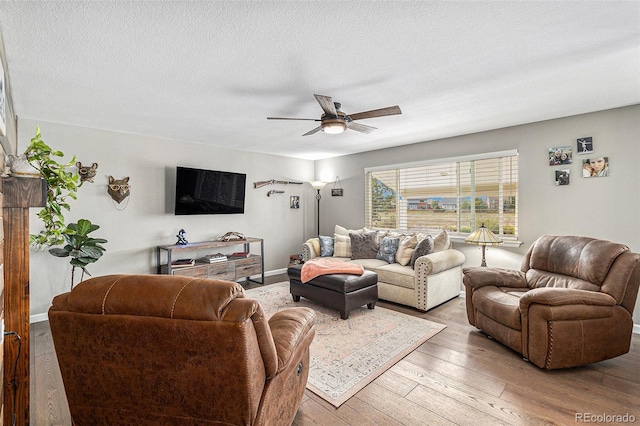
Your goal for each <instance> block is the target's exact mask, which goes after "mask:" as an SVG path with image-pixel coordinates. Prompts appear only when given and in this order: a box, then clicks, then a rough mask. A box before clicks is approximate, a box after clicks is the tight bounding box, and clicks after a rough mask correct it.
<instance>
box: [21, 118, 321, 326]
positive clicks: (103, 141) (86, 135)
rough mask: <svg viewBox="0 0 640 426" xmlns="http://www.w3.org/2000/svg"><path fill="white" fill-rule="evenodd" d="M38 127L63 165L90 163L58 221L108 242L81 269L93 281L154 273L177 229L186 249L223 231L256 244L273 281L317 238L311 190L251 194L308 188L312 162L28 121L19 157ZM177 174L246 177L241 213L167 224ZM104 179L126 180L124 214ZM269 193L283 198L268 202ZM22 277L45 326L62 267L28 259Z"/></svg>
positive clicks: (33, 220)
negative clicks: (190, 170) (183, 169)
mask: <svg viewBox="0 0 640 426" xmlns="http://www.w3.org/2000/svg"><path fill="white" fill-rule="evenodd" d="M36 124H37V125H39V126H40V130H41V132H42V139H43V140H44V141H45V142H46V143H47V144H48V145H49V146H51V147H52V148H54V149H59V150H61V151H62V152H64V154H65V157H64V159H65V160H66V161H68V160H70V159H71V157H72V156H73V155H76V157H77V159H78V160H79V161H81V162H82V163H83V164H87V165H91V163H94V162H96V163H98V170H97V176H96V178H95V182H94V183H85V184H84V185H83V186H82V187H81V188H80V189H79V191H78V199H77V200H76V201H72V208H71V211H70V212H69V213H67V215H66V219H67V221H68V222H75V221H77V220H78V219H81V218H86V219H89V220H91V221H92V222H94V223H96V224H98V225H100V229H99V230H97V231H95V233H94V234H92V235H94V236H96V237H101V238H106V239H107V240H108V241H109V242H108V243H107V244H106V245H105V247H106V249H107V251H106V253H105V254H104V256H103V257H102V258H101V259H100V260H99V261H98V262H97V263H95V264H93V265H89V267H88V269H89V272H91V274H92V275H94V276H95V275H105V274H112V273H144V274H146V273H155V247H156V246H157V245H162V244H174V243H175V242H176V239H177V238H176V234H177V233H178V231H179V230H180V229H181V228H184V229H185V230H186V232H187V235H186V236H187V239H188V240H189V241H190V242H195V241H200V240H212V239H215V238H217V237H218V236H220V235H222V234H224V233H225V232H227V231H239V232H242V233H244V234H246V235H248V236H254V237H260V238H264V240H265V243H264V245H265V269H266V270H267V272H269V271H271V272H274V271H276V272H277V271H281V270H283V269H284V268H286V267H287V265H288V263H289V255H290V254H293V253H299V252H300V245H301V242H302V241H304V240H305V239H306V237H305V236H306V235H309V234H311V233H314V232H315V231H313V230H314V229H315V222H314V212H315V210H314V208H315V204H314V203H315V191H314V190H313V188H311V186H310V185H309V184H303V185H287V186H282V185H278V186H267V187H264V188H261V189H254V188H253V182H255V181H262V180H269V179H278V180H290V181H309V180H312V178H313V167H314V166H313V162H312V161H309V160H298V159H293V158H287V157H281V156H273V155H264V154H256V153H248V152H242V151H237V150H233V149H217V148H212V147H209V146H206V145H201V144H194V143H189V142H185V141H175V140H167V139H159V138H151V137H145V136H139V135H131V134H124V133H117V132H109V131H103V130H97V129H89V128H82V127H74V126H68V125H61V124H55V123H48V122H42V121H38V122H36V121H33V120H27V119H20V122H19V135H18V144H19V145H18V151H19V152H22V151H24V149H25V148H26V146H27V145H28V143H29V140H30V139H31V138H32V137H33V135H34V134H35V128H36ZM178 165H180V166H187V167H199V168H205V169H213V170H226V171H232V172H239V173H246V174H247V189H246V191H247V192H246V205H245V214H242V215H198V216H175V215H174V214H173V194H174V185H175V183H174V181H173V178H174V176H175V167H176V166H178ZM109 175H112V176H114V177H115V178H116V179H121V178H123V177H125V176H129V177H130V181H129V183H130V185H131V195H130V196H129V202H128V204H126V203H127V202H126V201H124V202H123V203H122V205H119V206H118V208H120V209H122V207H124V206H125V205H126V208H124V210H119V209H118V208H116V205H114V203H113V201H112V200H111V198H110V197H109V195H108V194H107V182H108V176H109ZM270 189H277V190H283V191H285V193H284V194H279V195H272V196H271V197H267V196H266V193H267V192H268V191H269V190H270ZM290 195H299V196H301V202H300V209H297V210H296V209H291V208H290V207H289V196H290ZM38 211H39V209H31V217H30V224H31V226H30V228H31V233H36V232H38V231H39V230H40V229H41V228H42V225H41V224H42V222H41V221H40V219H39V218H38V217H37V216H36V214H37V212H38ZM237 248H238V249H241V247H237ZM255 248H257V246H256V247H255ZM203 254H204V253H203ZM30 272H31V280H30V289H31V315H32V318H34V316H35V318H36V319H38V320H39V319H46V317H45V318H43V317H42V314H45V313H46V311H47V309H48V308H49V306H50V304H51V300H52V299H53V297H54V296H55V295H57V294H60V293H63V292H65V291H68V290H69V288H70V283H71V266H70V265H69V260H68V259H61V258H56V257H53V256H51V255H50V254H49V253H47V252H32V254H31V257H30Z"/></svg>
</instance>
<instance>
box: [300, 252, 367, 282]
mask: <svg viewBox="0 0 640 426" xmlns="http://www.w3.org/2000/svg"><path fill="white" fill-rule="evenodd" d="M363 273H364V268H363V267H362V265H355V264H353V263H349V262H344V261H342V260H338V259H332V258H330V257H317V258H314V259H310V260H308V261H306V262H305V263H304V264H303V265H302V269H301V270H300V281H302V282H303V283H306V282H308V281H311V280H312V279H314V278H315V277H317V276H320V275H329V274H353V275H362V274H363Z"/></svg>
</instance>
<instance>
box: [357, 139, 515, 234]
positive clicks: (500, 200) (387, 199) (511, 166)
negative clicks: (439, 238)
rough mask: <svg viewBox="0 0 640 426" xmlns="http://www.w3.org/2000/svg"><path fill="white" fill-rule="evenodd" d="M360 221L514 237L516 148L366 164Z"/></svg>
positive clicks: (415, 228) (404, 228) (375, 224)
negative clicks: (479, 230)
mask: <svg viewBox="0 0 640 426" xmlns="http://www.w3.org/2000/svg"><path fill="white" fill-rule="evenodd" d="M365 216H366V217H365V226H367V227H369V228H387V229H389V228H390V229H399V230H410V231H434V230H441V229H444V230H447V231H448V232H451V233H453V234H459V235H464V234H469V233H471V232H472V231H473V230H474V229H476V228H477V227H479V226H480V225H481V224H483V223H484V225H485V226H486V227H487V228H489V229H491V230H492V231H493V232H494V233H495V234H496V235H499V236H500V237H502V238H507V239H516V238H517V237H518V153H517V151H505V152H498V153H489V154H484V155H475V156H469V157H458V158H449V159H443V160H434V161H427V162H420V163H411V164H406V165H395V166H387V167H376V168H369V169H365Z"/></svg>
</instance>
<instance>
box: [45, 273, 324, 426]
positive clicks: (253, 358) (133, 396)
mask: <svg viewBox="0 0 640 426" xmlns="http://www.w3.org/2000/svg"><path fill="white" fill-rule="evenodd" d="M49 321H50V325H51V333H52V335H53V341H54V344H55V349H56V354H57V357H58V363H59V364H60V370H61V372H62V379H63V382H64V386H65V391H66V394H67V399H68V401H69V408H70V411H71V417H72V419H73V423H74V425H136V426H141V425H180V426H184V425H219V424H225V425H290V424H291V423H292V422H293V419H294V417H295V414H296V412H297V410H298V407H299V405H300V401H301V400H302V396H303V394H304V390H305V386H306V382H307V377H308V374H309V345H310V344H311V341H312V340H313V337H314V335H315V322H316V316H315V312H314V311H313V310H311V309H308V308H291V309H285V310H282V311H280V312H277V313H276V314H274V315H273V316H272V317H271V318H270V319H269V320H268V321H267V319H266V318H265V316H264V313H263V311H262V308H261V307H260V304H259V303H258V302H257V301H255V300H251V299H246V298H245V297H244V290H243V288H242V286H241V285H240V284H238V283H234V282H228V281H219V280H209V279H197V278H192V277H185V276H169V275H110V276H103V277H96V278H92V279H89V280H87V281H84V282H82V283H80V284H79V285H77V286H76V287H75V288H74V289H73V290H72V291H71V292H70V293H65V294H62V295H60V296H56V297H55V298H54V300H53V306H52V307H51V308H50V309H49Z"/></svg>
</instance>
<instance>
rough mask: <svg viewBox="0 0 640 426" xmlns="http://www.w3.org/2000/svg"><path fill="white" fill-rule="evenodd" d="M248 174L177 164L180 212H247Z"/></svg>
mask: <svg viewBox="0 0 640 426" xmlns="http://www.w3.org/2000/svg"><path fill="white" fill-rule="evenodd" d="M246 180H247V175H245V174H243V173H231V172H222V171H215V170H204V169H191V168H188V167H177V168H176V203H175V204H176V209H175V214H177V215H188V214H234V213H244V193H245V183H246Z"/></svg>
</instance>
